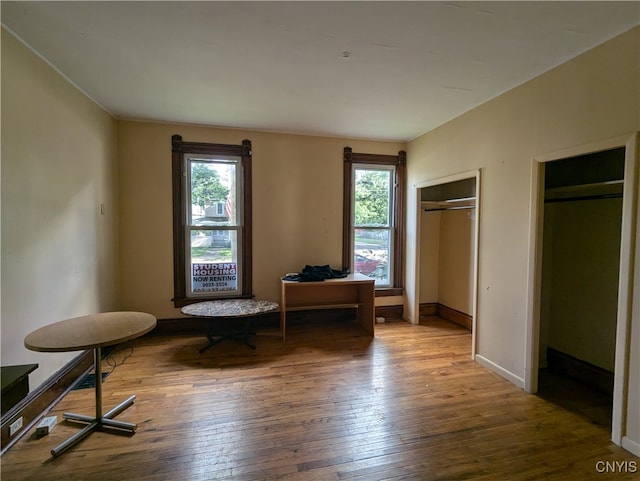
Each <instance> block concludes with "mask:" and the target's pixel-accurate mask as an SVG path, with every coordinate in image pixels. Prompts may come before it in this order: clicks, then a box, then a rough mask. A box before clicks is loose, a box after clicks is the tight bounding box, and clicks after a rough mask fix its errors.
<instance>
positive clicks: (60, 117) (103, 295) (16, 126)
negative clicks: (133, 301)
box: [1, 29, 118, 388]
mask: <svg viewBox="0 0 640 481" xmlns="http://www.w3.org/2000/svg"><path fill="white" fill-rule="evenodd" d="M1 135H2V174H3V175H2V309H1V316H2V318H1V329H2V365H3V366H7V365H14V364H25V363H38V364H39V365H40V367H39V368H38V369H37V370H36V371H34V372H33V373H32V374H31V375H30V376H29V378H30V381H31V382H30V384H31V387H32V388H33V387H35V386H37V385H38V384H40V383H41V382H42V381H44V380H46V379H47V378H49V377H50V376H51V375H52V374H53V373H54V372H56V371H57V370H58V369H60V368H61V367H62V366H64V364H66V363H67V362H68V361H69V360H71V359H72V358H73V357H74V356H77V355H78V353H77V352H73V353H56V354H53V353H36V352H32V351H29V350H27V349H26V348H25V347H24V344H23V341H24V337H25V336H26V335H27V334H28V333H29V332H31V331H32V330H35V329H37V328H39V327H42V326H44V325H46V324H49V323H52V322H54V321H59V320H63V319H66V318H69V317H76V316H81V315H85V314H91V313H94V312H99V311H104V310H111V309H114V308H115V307H117V297H118V292H117V277H118V252H117V245H118V244H117V234H118V229H117V226H118V210H117V197H116V187H117V179H116V175H117V171H116V158H115V155H116V129H115V122H114V120H113V119H112V118H111V117H110V116H109V115H108V114H107V113H105V112H104V111H103V110H101V109H100V108H99V107H97V106H96V105H95V104H94V103H92V102H91V101H90V100H89V99H88V98H87V97H85V96H84V95H83V94H82V93H80V92H79V91H78V90H77V89H75V88H74V87H73V86H71V85H70V84H69V83H68V82H67V81H66V80H64V79H63V78H62V77H60V76H59V75H58V74H57V73H56V72H54V71H53V70H52V69H51V68H50V67H48V66H47V65H46V64H45V63H44V62H42V61H41V60H40V59H39V58H37V57H36V56H35V55H33V53H32V52H31V51H29V50H27V49H26V48H25V47H24V46H23V45H22V44H21V43H19V42H18V41H17V40H16V39H15V38H14V37H13V36H11V35H10V34H8V33H7V32H6V31H5V30H4V29H3V30H2V134H1ZM101 204H104V215H101V214H100V206H101Z"/></svg>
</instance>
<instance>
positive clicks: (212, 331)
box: [180, 299, 279, 354]
mask: <svg viewBox="0 0 640 481" xmlns="http://www.w3.org/2000/svg"><path fill="white" fill-rule="evenodd" d="M278 307H279V306H278V303H277V302H272V301H259V300H256V299H220V300H217V301H205V302H198V303H195V304H189V305H188V306H184V307H183V308H182V309H180V311H181V312H182V313H183V314H186V315H188V316H192V317H201V318H203V319H205V320H211V321H213V320H214V319H218V320H220V319H222V320H226V322H225V324H227V327H226V328H223V329H220V327H219V326H216V325H215V324H217V323H214V322H208V323H207V339H208V340H209V344H208V345H206V346H204V347H203V348H202V349H200V354H202V353H203V352H204V351H206V350H207V349H209V348H210V347H212V346H215V345H216V344H218V343H220V342H222V341H224V340H227V339H235V340H239V341H241V342H242V343H243V344H245V345H247V346H249V347H250V348H251V349H255V348H256V346H254V345H253V344H251V343H250V342H249V341H248V337H249V336H251V335H254V334H255V333H253V332H250V330H249V327H250V322H251V317H253V316H256V315H258V314H264V313H265V312H270V311H275V310H276V309H278ZM238 321H242V322H241V325H240V326H238V324H239V322H238Z"/></svg>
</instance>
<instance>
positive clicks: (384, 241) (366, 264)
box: [353, 229, 391, 286]
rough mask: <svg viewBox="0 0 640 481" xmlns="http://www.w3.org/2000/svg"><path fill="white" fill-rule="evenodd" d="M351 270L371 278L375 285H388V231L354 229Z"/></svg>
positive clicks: (389, 248) (389, 238) (389, 244)
mask: <svg viewBox="0 0 640 481" xmlns="http://www.w3.org/2000/svg"><path fill="white" fill-rule="evenodd" d="M354 232H355V235H354V241H355V242H354V250H353V266H354V267H353V270H354V272H359V273H360V274H364V275H365V276H369V277H373V278H374V279H375V280H376V285H381V286H383V285H388V284H389V282H390V281H389V279H390V277H389V259H390V258H391V257H390V252H391V241H390V240H391V236H390V231H389V230H388V229H355V230H354Z"/></svg>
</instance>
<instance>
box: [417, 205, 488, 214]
mask: <svg viewBox="0 0 640 481" xmlns="http://www.w3.org/2000/svg"><path fill="white" fill-rule="evenodd" d="M475 208H476V206H475V205H461V206H459V207H438V208H435V209H424V211H425V212H435V211H438V210H460V209H475Z"/></svg>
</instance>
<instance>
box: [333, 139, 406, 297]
mask: <svg viewBox="0 0 640 481" xmlns="http://www.w3.org/2000/svg"><path fill="white" fill-rule="evenodd" d="M405 165H406V154H405V153H404V152H400V153H399V154H398V155H397V156H393V155H378V154H358V153H353V152H352V151H351V149H350V148H349V147H345V151H344V204H345V205H344V213H343V214H344V229H343V232H344V236H343V237H344V239H343V265H344V267H345V268H348V269H350V270H351V271H352V272H358V273H360V274H364V275H366V276H369V277H373V278H374V279H375V285H376V289H383V288H384V289H390V290H393V289H394V288H396V289H401V287H402V255H403V250H402V247H403V239H404V219H403V217H404V216H403V206H404V172H405ZM400 292H401V291H400ZM393 294H397V292H394V293H393Z"/></svg>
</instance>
